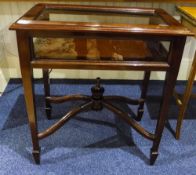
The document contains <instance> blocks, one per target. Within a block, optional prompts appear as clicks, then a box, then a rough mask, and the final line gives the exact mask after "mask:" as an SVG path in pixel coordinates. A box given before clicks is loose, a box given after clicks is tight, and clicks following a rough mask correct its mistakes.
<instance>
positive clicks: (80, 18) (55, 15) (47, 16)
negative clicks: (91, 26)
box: [36, 9, 167, 25]
mask: <svg viewBox="0 0 196 175" xmlns="http://www.w3.org/2000/svg"><path fill="white" fill-rule="evenodd" d="M36 20H45V21H63V22H90V23H99V24H101V23H105V24H156V25H167V24H166V23H165V22H164V21H163V20H162V19H161V18H160V17H159V16H158V15H156V14H149V15H140V14H137V15H135V14H122V13H103V12H84V11H70V10H69V11H68V10H62V9H58V10H55V9H45V10H44V11H43V12H42V13H41V14H40V15H39V16H38V17H37V18H36Z"/></svg>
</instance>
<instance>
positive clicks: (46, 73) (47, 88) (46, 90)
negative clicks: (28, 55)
mask: <svg viewBox="0 0 196 175" xmlns="http://www.w3.org/2000/svg"><path fill="white" fill-rule="evenodd" d="M43 80H44V97H45V111H46V116H47V118H48V119H51V110H52V106H51V104H50V102H49V101H48V100H47V99H46V97H48V96H50V77H49V70H48V69H43Z"/></svg>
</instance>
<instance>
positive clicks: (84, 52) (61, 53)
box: [33, 38, 169, 61]
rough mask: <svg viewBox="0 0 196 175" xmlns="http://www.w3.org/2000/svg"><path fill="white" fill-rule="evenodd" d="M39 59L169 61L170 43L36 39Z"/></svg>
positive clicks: (90, 39) (36, 55) (34, 40)
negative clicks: (168, 48)
mask: <svg viewBox="0 0 196 175" xmlns="http://www.w3.org/2000/svg"><path fill="white" fill-rule="evenodd" d="M33 44H34V56H35V58H37V59H39V58H49V59H64V60H91V61H136V60H141V61H142V60H143V61H144V60H148V61H154V60H156V61H166V59H167V54H168V50H167V47H165V46H164V45H167V46H168V47H169V42H166V43H165V44H164V45H163V44H162V43H161V42H151V41H148V42H144V41H142V40H133V39H132V40H131V39H130V40H117V39H115V40H112V39H92V38H89V39H84V38H33Z"/></svg>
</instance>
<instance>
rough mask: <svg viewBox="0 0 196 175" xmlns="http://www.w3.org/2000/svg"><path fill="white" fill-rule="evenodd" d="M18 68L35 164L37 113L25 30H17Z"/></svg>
mask: <svg viewBox="0 0 196 175" xmlns="http://www.w3.org/2000/svg"><path fill="white" fill-rule="evenodd" d="M17 41H18V50H19V57H20V68H21V74H22V82H23V88H24V97H25V102H26V110H27V115H28V121H29V127H30V131H31V139H32V144H33V151H32V154H33V157H34V160H35V162H36V164H39V163H40V147H39V138H38V130H37V115H36V110H35V96H34V86H33V69H32V67H31V60H30V49H29V47H28V46H29V38H28V35H27V34H26V32H17Z"/></svg>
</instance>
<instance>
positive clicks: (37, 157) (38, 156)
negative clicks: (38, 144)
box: [32, 148, 40, 165]
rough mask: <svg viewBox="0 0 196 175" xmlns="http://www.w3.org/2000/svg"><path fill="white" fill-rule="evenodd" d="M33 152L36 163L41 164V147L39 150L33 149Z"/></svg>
mask: <svg viewBox="0 0 196 175" xmlns="http://www.w3.org/2000/svg"><path fill="white" fill-rule="evenodd" d="M32 154H33V158H34V160H35V163H36V164H38V165H39V164H40V148H39V149H38V150H33V152H32Z"/></svg>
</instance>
